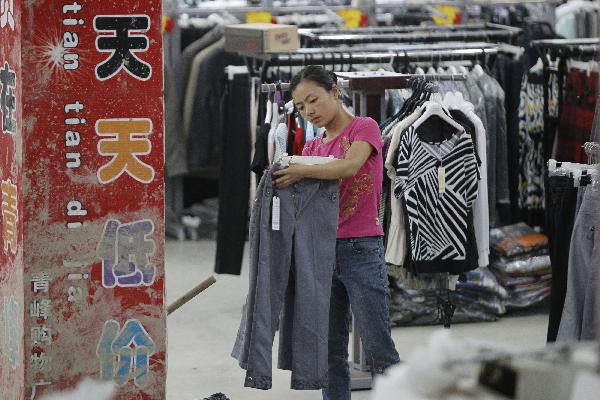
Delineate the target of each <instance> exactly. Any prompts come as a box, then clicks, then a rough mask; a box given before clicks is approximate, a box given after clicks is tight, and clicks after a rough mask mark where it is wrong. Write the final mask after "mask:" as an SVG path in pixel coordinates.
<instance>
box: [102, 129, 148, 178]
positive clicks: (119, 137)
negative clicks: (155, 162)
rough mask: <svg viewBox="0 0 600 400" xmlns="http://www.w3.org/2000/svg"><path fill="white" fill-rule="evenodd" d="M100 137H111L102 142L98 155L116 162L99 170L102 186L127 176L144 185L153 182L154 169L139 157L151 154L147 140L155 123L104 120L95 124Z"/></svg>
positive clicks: (111, 162)
mask: <svg viewBox="0 0 600 400" xmlns="http://www.w3.org/2000/svg"><path fill="white" fill-rule="evenodd" d="M96 133H97V134H98V136H110V137H111V138H110V139H100V142H99V143H98V152H99V153H100V154H101V155H103V156H112V157H113V159H112V160H111V161H110V162H109V163H108V164H106V165H104V166H102V167H101V168H100V169H99V170H98V179H99V180H100V183H103V184H107V183H110V182H112V181H114V180H116V179H117V178H119V177H120V176H121V175H123V173H124V172H127V173H128V174H129V176H131V177H132V178H134V179H135V180H137V181H139V182H142V183H150V182H152V180H153V179H154V169H153V168H152V167H151V166H149V165H148V164H146V163H144V162H142V161H141V160H140V159H139V158H138V157H137V156H141V155H147V154H150V151H151V150H152V143H150V140H149V139H148V138H147V136H148V135H150V133H152V121H150V120H149V119H103V120H99V121H98V122H97V124H96Z"/></svg>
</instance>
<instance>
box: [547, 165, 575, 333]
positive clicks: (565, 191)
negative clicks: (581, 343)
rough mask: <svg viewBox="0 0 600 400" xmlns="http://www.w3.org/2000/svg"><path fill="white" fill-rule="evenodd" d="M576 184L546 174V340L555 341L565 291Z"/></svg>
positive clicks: (566, 178)
mask: <svg viewBox="0 0 600 400" xmlns="http://www.w3.org/2000/svg"><path fill="white" fill-rule="evenodd" d="M576 206H577V188H576V187H573V179H571V178H569V177H566V176H551V177H547V178H546V233H547V235H548V237H549V239H550V260H551V262H552V292H551V295H550V318H549V321H548V335H547V340H548V342H555V341H556V335H557V334H558V327H559V325H560V318H561V315H562V311H563V306H564V304H565V295H566V293H567V275H568V267H569V248H570V245H571V234H572V233H573V224H574V223H575V216H576V208H577V207H576Z"/></svg>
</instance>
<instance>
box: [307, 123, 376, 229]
mask: <svg viewBox="0 0 600 400" xmlns="http://www.w3.org/2000/svg"><path fill="white" fill-rule="evenodd" d="M323 136H324V133H323V134H321V135H319V136H317V137H316V138H314V139H313V140H311V141H310V142H308V143H306V145H305V146H304V150H303V151H302V155H304V156H321V157H328V156H334V157H335V158H337V159H343V158H345V157H346V154H347V153H348V150H349V149H350V146H351V145H352V143H354V142H356V141H363V142H367V143H369V144H370V145H371V146H373V149H374V150H373V153H372V154H371V156H370V157H369V158H368V159H367V161H366V162H365V164H364V165H363V166H362V167H361V168H360V170H359V171H358V173H357V174H356V175H355V176H353V177H351V178H347V179H342V180H340V219H339V222H338V232H337V237H338V239H342V238H353V237H365V236H382V235H383V229H382V228H381V224H380V223H379V217H378V216H379V201H380V198H381V185H382V181H383V159H382V155H381V151H382V149H381V147H382V140H381V131H380V130H379V126H378V125H377V122H375V121H374V120H373V119H371V118H366V117H354V119H353V120H352V122H350V124H349V125H348V126H347V127H346V128H345V129H344V131H343V132H342V133H340V134H339V135H338V136H337V137H336V138H335V139H333V140H332V141H331V142H327V143H323Z"/></svg>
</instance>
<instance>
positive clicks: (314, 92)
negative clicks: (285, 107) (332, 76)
mask: <svg viewBox="0 0 600 400" xmlns="http://www.w3.org/2000/svg"><path fill="white" fill-rule="evenodd" d="M336 91H337V89H336V88H335V87H334V88H333V89H332V90H330V91H327V90H325V89H324V88H323V87H321V86H319V85H317V84H316V83H315V82H313V81H310V80H303V81H302V82H300V84H298V86H296V89H294V91H293V92H292V98H293V100H294V105H295V106H296V109H297V110H298V111H299V112H300V115H302V117H303V118H304V119H306V120H308V121H309V122H310V123H312V124H313V125H315V126H316V127H318V128H322V127H325V126H328V125H329V123H330V122H331V121H333V119H334V118H335V117H336V115H337V113H338V112H339V111H340V103H339V102H338V100H337V97H336V95H335V93H336Z"/></svg>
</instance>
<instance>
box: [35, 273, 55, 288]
mask: <svg viewBox="0 0 600 400" xmlns="http://www.w3.org/2000/svg"><path fill="white" fill-rule="evenodd" d="M51 280H52V279H50V275H49V274H48V273H47V272H39V273H33V274H31V282H32V283H33V293H39V292H46V293H47V292H48V289H49V287H50V281H51Z"/></svg>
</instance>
